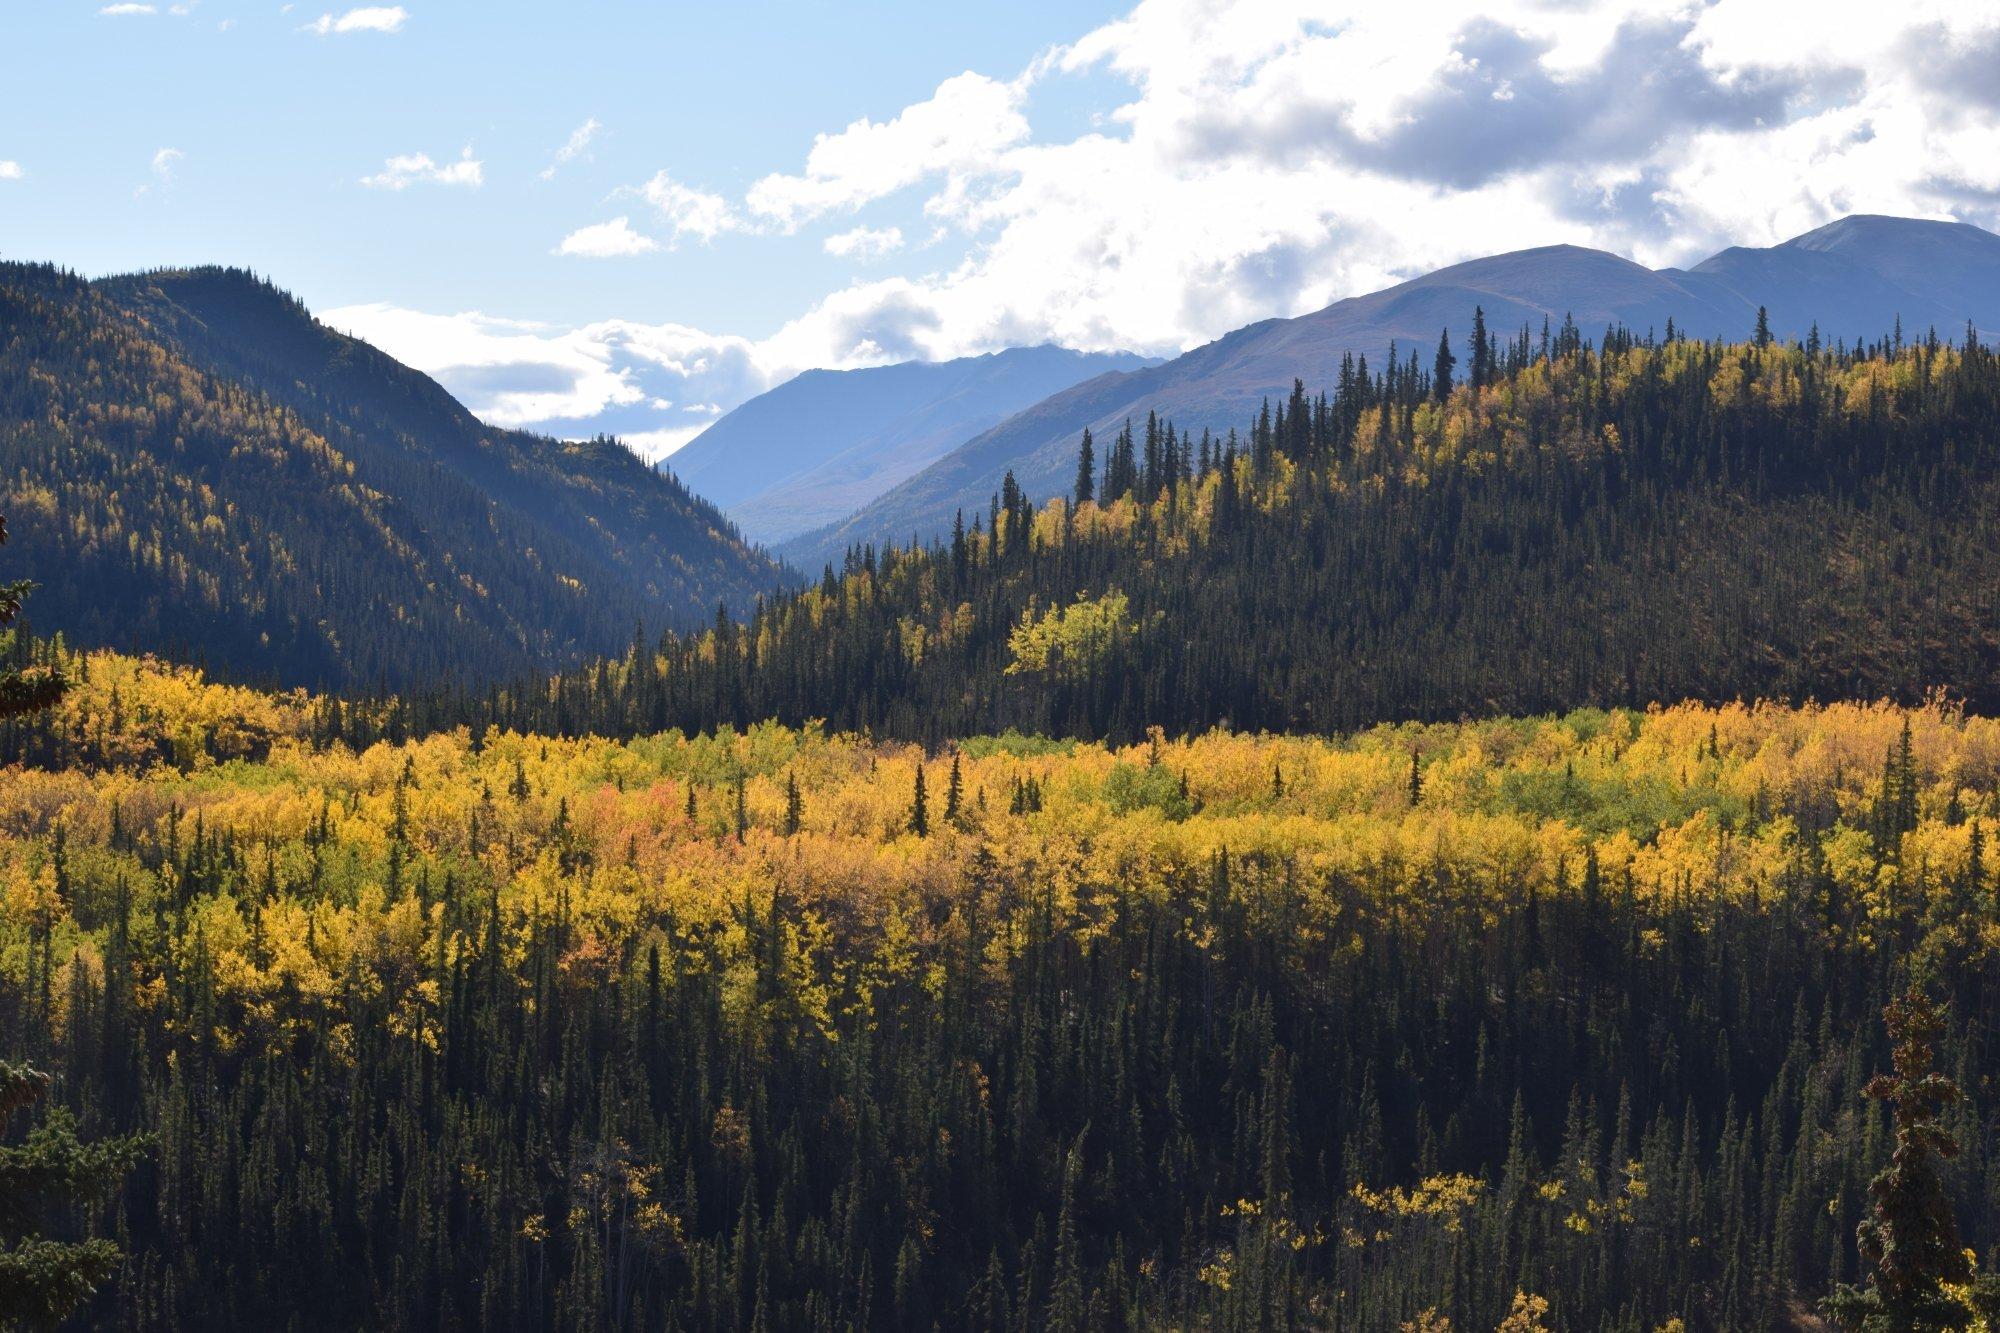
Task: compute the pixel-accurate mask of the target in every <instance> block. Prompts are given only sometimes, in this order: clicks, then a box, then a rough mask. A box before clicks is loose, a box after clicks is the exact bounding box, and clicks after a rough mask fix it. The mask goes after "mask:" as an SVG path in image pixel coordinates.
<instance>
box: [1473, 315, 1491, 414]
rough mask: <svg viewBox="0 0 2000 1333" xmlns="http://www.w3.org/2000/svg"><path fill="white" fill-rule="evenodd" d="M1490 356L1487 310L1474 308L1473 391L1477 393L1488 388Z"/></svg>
mask: <svg viewBox="0 0 2000 1333" xmlns="http://www.w3.org/2000/svg"><path fill="white" fill-rule="evenodd" d="M1488 356H1489V353H1488V350H1487V340H1486V310H1485V308H1484V307H1482V306H1474V307H1473V308H1472V389H1473V392H1475V393H1477V392H1478V391H1479V390H1481V389H1483V388H1485V387H1486V379H1487V373H1486V372H1487V359H1488Z"/></svg>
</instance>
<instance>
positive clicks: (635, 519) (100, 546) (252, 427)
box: [0, 265, 781, 687]
mask: <svg viewBox="0 0 2000 1333" xmlns="http://www.w3.org/2000/svg"><path fill="white" fill-rule="evenodd" d="M0 511H4V512H7V513H10V514H13V515H15V516H16V519H17V522H16V534H17V536H16V544H15V546H14V547H13V548H10V551H9V555H10V557H11V559H12V561H13V563H14V567H15V569H16V571H17V572H19V573H21V574H23V575H26V576H28V577H31V578H33V579H34V580H36V581H37V582H38V583H40V584H41V585H42V591H41V593H40V594H39V595H38V596H37V598H36V600H35V605H34V613H35V616H36V619H37V623H38V624H39V625H40V626H41V627H42V628H43V629H45V630H50V629H60V630H62V631H64V632H65V633H66V634H68V635H70V636H71V637H72V638H74V639H76V640H77V641H79V642H83V643H98V644H109V645H115V646H119V647H136V648H143V649H149V650H160V651H166V652H170V653H174V654H176V655H179V656H181V657H183V658H193V657H196V656H199V657H200V658H202V659H204V660H206V661H209V662H212V663H214V664H216V665H217V666H218V667H219V668H224V669H226V670H227V671H228V672H229V673H231V674H233V675H235V676H237V677H238V678H244V679H252V680H278V681H284V682H298V683H308V684H332V685H341V686H347V687H361V686H369V687H372V686H375V685H377V684H379V683H387V684H389V685H392V686H400V685H407V684H410V683H414V682H419V681H422V682H436V681H439V680H443V679H452V678H457V679H491V678H493V677H495V676H497V675H502V674H507V673H514V672H519V671H523V670H528V669H544V670H545V669H548V668H551V667H554V666H556V665H559V664H562V663H564V662H568V661H574V660H577V659H579V658H581V657H584V656H586V655H589V654H600V653H605V652H610V651H614V650H615V649H616V648H617V647H618V646H619V645H621V644H626V643H629V642H630V640H631V636H632V633H633V630H634V627H635V626H636V625H639V624H642V623H643V624H646V625H649V626H652V627H654V628H655V629H657V628H660V627H664V626H668V625H674V624H679V625H682V626H686V625H688V624H690V623H701V622H702V621H705V620H706V619H707V618H708V617H710V616H712V615H713V613H714V610H715V607H716V605H717V604H718V603H719V602H722V603H727V604H728V605H730V606H731V607H732V608H736V609H738V610H741V609H745V608H747V607H748V606H749V605H750V603H751V602H752V600H753V599H754V598H755V597H756V596H757V595H758V594H759V593H760V592H762V591H764V590H766V589H767V588H770V587H772V586H774V585H776V584H777V583H778V582H780V580H781V575H780V573H779V572H778V571H777V569H776V568H775V567H774V566H773V565H771V563H770V562H769V561H767V560H766V559H764V558H763V557H762V556H761V555H759V554H757V553H754V552H752V551H750V550H748V549H747V548H745V546H744V545H743V543H742V542H741V540H740V539H739V538H738V537H737V536H736V534H735V532H734V530H733V529H732V528H731V527H730V526H729V524H728V523H727V522H726V521H725V520H724V519H723V518H722V517H721V516H720V514H718V513H717V512H716V511H715V510H714V509H713V508H712V507H711V506H709V505H707V504H706V503H705V502H702V501H700V500H697V499H695V498H694V497H692V496H691V495H689V494H688V492H687V491H686V490H685V489H683V488H682V487H680V486H679V485H678V484H677V483H675V482H674V481H672V480H671V479H670V478H666V477H662V476H660V475H658V474H656V473H655V472H653V470H652V469H650V468H648V467H646V466H645V464H644V463H642V462H641V461H640V460H639V459H638V458H636V457H635V456H633V455H632V454H631V453H630V452H628V451H627V450H625V449H624V448H623V447H621V446H619V445H618V444H616V443H615V442H612V441H608V440H597V441H591V442H587V443H580V444H565V443H562V442H559V441H555V440H548V439H542V438H538V437H534V436H528V435H522V434H518V433H512V432H506V431H496V430H492V429H490V428H488V427H485V426H483V425H481V424H480V423H479V422H477V421H475V420H474V419H473V418H472V417H471V416H470V415H468V414H467V413H466V412H465V410H464V409H463V408H461V407H459V405H458V404H457V403H455V402H453V401H452V400H451V398H450V397H449V396H448V395H446V394H445V393H444V392H443V390H441V389H439V388H438V387H437V385H436V384H434V383H432V382H431V381H430V380H428V379H426V378H425V377H423V376H421V375H418V374H416V373H415V372H413V371H410V370H408V369H407V368H405V367H403V366H401V365H398V364H397V363H395V362H394V361H391V360H390V359H389V358H387V357H386V356H383V355H382V354H381V353H379V352H376V351H375V350H374V349H373V348H370V347H368V346H367V345H366V344H363V343H359V342H356V341H354V340H353V339H350V338H346V337H343V336H342V335H339V334H336V333H334V332H332V331H331V330H328V329H326V328H325V327H323V326H321V325H319V324H318V323H316V322H315V321H314V320H313V319H312V318H311V316H310V315H308V314H307V313H306V311H305V310H304V308H303V307H301V306H299V305H298V304H297V303H296V302H294V301H292V300H291V299H290V298H288V297H285V296H284V295H283V294H282V293H280V292H278V291H276V290H275V289H274V288H272V287H270V286H269V285H267V284H264V283H261V282H258V281H256V280H254V279H252V278H251V277H249V276H248V275H247V274H242V273H237V272H225V271H222V270H195V271H189V272H165V273H157V274H147V275H141V276H135V277H130V278H118V279H111V280H106V281H105V282H102V283H98V284H94V285H93V284H88V283H85V282H82V281H81V280H79V279H76V278H74V277H72V276H70V275H67V274H64V273H60V272H57V271H55V270H53V269H48V268H35V267H27V266H21V265H8V266H4V267H0Z"/></svg>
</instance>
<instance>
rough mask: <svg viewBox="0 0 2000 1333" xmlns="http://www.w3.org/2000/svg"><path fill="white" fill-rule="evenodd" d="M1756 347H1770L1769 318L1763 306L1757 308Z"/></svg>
mask: <svg viewBox="0 0 2000 1333" xmlns="http://www.w3.org/2000/svg"><path fill="white" fill-rule="evenodd" d="M1757 345H1758V346H1759V347H1769V346H1770V345H1771V316H1770V314H1769V313H1768V312H1767V311H1766V310H1765V309H1764V307H1763V306H1758V307H1757Z"/></svg>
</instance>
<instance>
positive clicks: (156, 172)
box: [132, 148, 187, 198]
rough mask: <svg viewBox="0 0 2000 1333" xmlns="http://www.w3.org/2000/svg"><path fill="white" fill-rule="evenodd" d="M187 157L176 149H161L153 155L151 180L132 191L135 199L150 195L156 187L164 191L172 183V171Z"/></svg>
mask: <svg viewBox="0 0 2000 1333" xmlns="http://www.w3.org/2000/svg"><path fill="white" fill-rule="evenodd" d="M186 156H187V154H186V153H183V152H182V151H181V150H180V149H178V148H162V149H159V150H158V151H156V152H155V153H154V154H153V161H152V172H153V179H152V180H150V181H148V182H146V183H145V184H143V185H141V186H140V187H139V188H138V189H136V190H134V191H132V194H133V196H134V197H135V198H137V197H140V196H143V195H146V194H149V193H151V192H152V191H153V190H154V189H155V188H156V187H157V188H158V189H161V190H164V189H166V188H167V187H168V186H169V185H172V184H173V183H174V170H175V168H176V167H178V166H179V165H180V162H181V159H183V158H185V157H186Z"/></svg>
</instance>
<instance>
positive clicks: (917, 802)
mask: <svg viewBox="0 0 2000 1333" xmlns="http://www.w3.org/2000/svg"><path fill="white" fill-rule="evenodd" d="M910 832H912V833H914V834H916V835H917V836H918V837H919V838H927V837H929V836H930V832H931V818H930V812H929V811H928V810H926V809H925V808H924V761H923V760H922V759H921V758H919V759H918V760H917V784H916V789H915V790H914V791H912V792H911V793H910Z"/></svg>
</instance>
